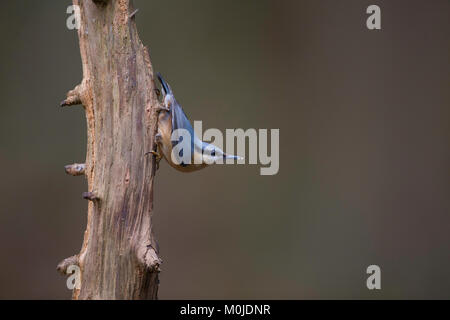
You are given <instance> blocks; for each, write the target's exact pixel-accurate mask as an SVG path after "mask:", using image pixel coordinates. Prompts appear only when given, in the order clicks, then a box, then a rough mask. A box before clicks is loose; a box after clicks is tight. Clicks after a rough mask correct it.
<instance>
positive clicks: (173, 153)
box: [147, 72, 242, 172]
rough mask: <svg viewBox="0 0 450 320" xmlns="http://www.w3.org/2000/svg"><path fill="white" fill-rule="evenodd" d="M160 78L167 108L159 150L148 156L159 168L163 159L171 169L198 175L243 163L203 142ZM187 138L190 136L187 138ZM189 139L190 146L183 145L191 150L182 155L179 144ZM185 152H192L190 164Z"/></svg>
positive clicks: (161, 112)
mask: <svg viewBox="0 0 450 320" xmlns="http://www.w3.org/2000/svg"><path fill="white" fill-rule="evenodd" d="M157 77H158V80H159V82H160V83H161V88H162V92H163V98H162V102H163V106H162V107H161V109H160V110H158V111H159V114H158V131H157V134H156V136H155V142H156V150H153V151H150V152H148V153H147V154H150V153H151V154H153V155H154V156H155V157H156V165H157V168H159V162H160V161H161V159H162V158H164V159H166V161H167V162H168V163H169V165H170V166H171V167H173V168H174V169H176V170H178V171H181V172H193V171H197V170H200V169H203V168H205V167H207V166H209V165H211V164H213V163H216V162H218V163H219V162H221V161H222V162H223V160H227V159H233V160H240V159H242V158H241V157H239V156H235V155H229V154H226V153H225V152H223V151H222V150H221V149H220V148H218V147H217V146H215V145H212V144H209V143H206V142H203V141H202V140H201V139H199V138H198V137H197V135H196V134H195V132H194V129H193V128H192V125H191V123H190V121H189V119H188V117H187V116H186V114H185V113H184V111H183V108H182V107H181V105H180V104H179V103H178V102H177V100H176V99H175V96H174V94H173V91H172V89H171V87H170V85H169V84H168V83H167V82H166V81H165V80H164V78H163V77H162V75H161V74H160V73H159V72H158V73H157ZM179 129H181V130H179ZM186 134H188V135H187V136H186ZM185 138H188V139H190V141H189V143H187V142H186V141H185V143H184V144H183V145H184V146H188V148H187V149H188V150H186V148H181V151H180V152H179V151H178V150H179V149H180V148H179V147H180V145H179V144H180V143H182V142H183V139H185ZM189 151H190V152H189ZM184 152H188V153H187V154H186V157H188V156H189V154H190V155H191V156H190V159H188V161H186V157H184V158H183V154H184ZM199 159H200V160H199Z"/></svg>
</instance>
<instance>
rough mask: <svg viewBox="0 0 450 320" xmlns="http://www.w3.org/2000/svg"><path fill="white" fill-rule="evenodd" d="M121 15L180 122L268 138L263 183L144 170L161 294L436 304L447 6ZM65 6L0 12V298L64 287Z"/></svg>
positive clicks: (449, 98) (73, 190)
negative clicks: (60, 270) (371, 281)
mask: <svg viewBox="0 0 450 320" xmlns="http://www.w3.org/2000/svg"><path fill="white" fill-rule="evenodd" d="M134 3H135V7H137V8H139V9H140V10H139V12H138V14H137V24H138V29H139V32H140V36H141V39H142V41H143V42H144V43H145V44H146V45H148V46H149V48H150V55H151V59H152V62H153V65H154V67H155V69H156V70H158V71H160V72H162V73H163V75H164V76H165V77H166V78H167V80H168V81H169V83H170V84H171V85H172V88H173V89H174V91H175V93H176V97H177V99H178V100H179V101H180V102H181V103H182V105H183V106H184V109H185V110H186V112H187V113H188V115H189V116H190V118H191V120H203V127H204V129H207V128H219V129H221V130H224V129H225V128H245V129H247V128H269V129H270V128H280V171H279V174H278V175H276V176H260V175H259V167H258V166H250V165H241V166H215V167H213V168H208V169H205V170H203V171H200V172H198V173H194V174H189V175H188V174H181V173H178V172H175V171H174V170H172V169H170V167H169V166H168V165H167V164H166V163H162V165H161V169H160V171H159V172H158V174H157V179H156V185H155V217H154V220H155V221H154V222H155V232H156V235H157V237H158V240H159V244H160V249H161V255H162V257H163V259H164V264H163V266H162V269H163V272H162V273H161V285H160V298H161V299H168V298H193V299H195V298H211V299H215V298H258V299H259V298H271V299H272V298H274V299H281V298H288V299H303V298H332V299H334V298H344V299H347V298H369V299H372V298H374V299H378V298H388V299H392V298H447V299H448V298H450V212H449V211H450V209H449V208H450V197H449V195H450V179H449V173H450V172H449V168H450V163H449V160H450V158H449V142H450V130H449V129H450V128H449V122H450V108H449V107H450V93H449V92H450V91H449V84H450V63H449V57H450V19H449V13H450V1H448V0H435V1H426V0H422V1H414V0H408V1H406V0H403V1H400V0H398V1H381V0H377V1H365V0H353V1H350V0H346V1H333V0H320V1H318V0H309V1H293V0H283V1H275V0H272V1H269V0H252V1H250V0H247V1H239V0H226V1H225V0H214V1H210V0H195V1H183V0H178V1H176V0H170V1H168V0H164V1H163V0H153V1H144V0H140V1H136V0H135V1H134ZM70 4H71V1H69V0H65V1H50V0H45V1H44V0H41V1H32V0H27V1H25V0H20V1H19V0H15V1H2V4H1V10H0V16H1V19H0V35H1V39H2V41H1V43H2V44H1V46H2V48H1V51H0V61H1V78H0V88H1V89H0V92H1V101H2V106H1V107H0V146H1V152H0V165H1V168H2V178H1V182H0V188H1V190H0V191H1V192H0V204H1V209H0V210H1V214H0V255H1V258H0V298H2V299H7V298H13V299H16V298H19V299H28V298H31V299H41V298H49V299H68V298H70V295H71V293H70V291H69V290H68V289H67V288H66V284H65V282H66V280H65V278H64V277H62V276H60V275H59V274H57V272H56V270H55V267H56V264H57V263H58V262H59V261H60V260H62V259H63V258H66V257H68V256H70V255H73V254H75V253H78V252H79V250H80V247H81V242H82V237H83V232H84V230H85V227H86V212H87V203H86V201H84V200H83V199H82V198H81V193H82V192H83V191H86V182H85V180H84V179H83V178H82V177H79V178H73V177H69V176H66V175H65V173H64V168H63V167H64V165H66V164H70V163H73V162H83V161H84V159H85V147H86V146H85V144H86V124H85V117H84V112H83V111H82V109H81V107H73V108H67V109H60V108H59V107H58V104H59V102H60V101H61V100H62V98H64V96H65V93H66V92H67V91H68V90H69V89H72V88H73V87H74V86H75V85H76V84H78V83H79V82H80V80H81V62H80V54H79V47H78V38H77V34H76V32H75V31H69V30H68V29H67V28H66V19H67V17H68V15H67V14H66V8H67V6H68V5H70ZM370 4H377V5H379V6H380V7H381V10H382V13H381V15H382V30H381V31H369V30H368V29H367V28H366V19H367V17H368V15H367V14H366V13H365V12H366V8H367V7H368V6H369V5H370ZM205 199H206V200H205ZM371 264H377V265H379V266H380V267H381V270H382V290H380V291H377V292H374V291H369V290H368V289H367V288H366V278H367V275H366V273H365V271H366V268H367V266H369V265H371Z"/></svg>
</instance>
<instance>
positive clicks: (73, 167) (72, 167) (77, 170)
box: [64, 163, 86, 176]
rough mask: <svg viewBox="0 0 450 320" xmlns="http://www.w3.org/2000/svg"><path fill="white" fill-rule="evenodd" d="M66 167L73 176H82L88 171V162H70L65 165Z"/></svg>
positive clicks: (67, 171)
mask: <svg viewBox="0 0 450 320" xmlns="http://www.w3.org/2000/svg"><path fill="white" fill-rule="evenodd" d="M64 169H65V170H66V173H67V174H69V175H71V176H81V175H83V174H84V173H85V171H86V164H84V163H74V164H69V165H67V166H65V167H64Z"/></svg>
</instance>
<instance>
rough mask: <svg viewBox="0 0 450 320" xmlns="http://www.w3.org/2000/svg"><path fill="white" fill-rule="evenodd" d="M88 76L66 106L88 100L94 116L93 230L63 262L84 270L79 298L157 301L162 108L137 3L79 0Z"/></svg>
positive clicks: (82, 168)
mask: <svg viewBox="0 0 450 320" xmlns="http://www.w3.org/2000/svg"><path fill="white" fill-rule="evenodd" d="M73 3H74V5H79V7H80V13H81V28H80V29H79V30H78V36H79V44H80V51H81V58H82V65H83V80H82V82H81V84H80V85H78V86H77V87H76V88H75V89H73V90H72V91H69V93H68V95H67V99H66V100H64V101H63V102H62V106H69V105H76V104H82V105H83V107H84V110H85V112H86V119H87V131H88V139H87V155H86V163H85V164H74V165H68V166H66V168H65V169H66V172H67V173H68V174H71V175H83V174H84V175H85V176H86V178H87V181H88V192H85V193H84V194H83V197H84V198H85V199H87V200H88V201H89V202H88V203H89V204H88V217H87V228H86V232H85V235H84V241H83V245H82V248H81V252H80V253H79V254H78V255H75V256H73V257H70V258H67V259H66V260H64V261H63V262H61V263H60V265H59V266H58V270H60V271H61V272H65V271H66V269H67V267H68V266H69V265H70V264H76V265H78V266H79V267H80V270H81V287H80V289H75V290H74V292H73V299H156V298H157V292H158V272H159V265H160V263H161V260H160V258H159V257H158V247H157V243H156V241H155V239H154V237H153V233H152V221H151V215H152V208H153V177H154V174H155V162H154V161H155V160H154V158H153V157H152V156H145V153H146V152H148V151H150V150H152V149H153V146H154V136H155V133H156V130H157V127H156V126H157V110H158V108H160V105H159V102H158V98H157V95H156V90H155V84H154V80H153V69H152V65H151V63H150V58H149V54H148V50H147V49H146V48H145V47H144V45H143V44H142V43H141V41H140V39H139V37H138V33H137V30H136V24H135V21H134V20H135V13H136V10H134V8H133V6H132V3H130V0H103V1H100V0H74V1H73Z"/></svg>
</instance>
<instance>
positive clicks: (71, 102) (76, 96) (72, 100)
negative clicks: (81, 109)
mask: <svg viewBox="0 0 450 320" xmlns="http://www.w3.org/2000/svg"><path fill="white" fill-rule="evenodd" d="M82 90H83V85H81V84H79V85H78V86H76V87H75V89H73V90H70V91H69V92H68V93H67V98H66V100H63V101H62V102H61V107H68V106H75V105H78V104H82V101H81V96H82Z"/></svg>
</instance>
